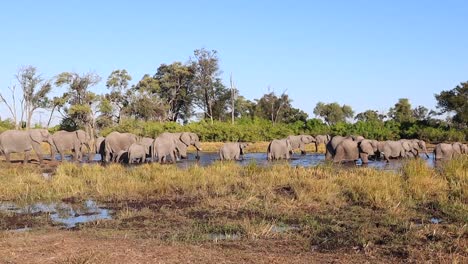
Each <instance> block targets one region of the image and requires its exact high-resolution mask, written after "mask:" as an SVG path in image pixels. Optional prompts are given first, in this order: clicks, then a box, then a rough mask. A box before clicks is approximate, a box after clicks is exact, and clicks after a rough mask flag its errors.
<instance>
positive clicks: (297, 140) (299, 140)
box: [286, 135, 316, 155]
mask: <svg viewBox="0 0 468 264" xmlns="http://www.w3.org/2000/svg"><path fill="white" fill-rule="evenodd" d="M286 139H287V140H289V142H290V143H291V149H292V151H294V150H296V149H300V150H301V154H302V155H305V154H306V151H305V145H306V144H311V143H314V142H315V141H316V140H315V137H313V136H310V135H298V136H288V137H287V138H286Z"/></svg>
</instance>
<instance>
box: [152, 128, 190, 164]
mask: <svg viewBox="0 0 468 264" xmlns="http://www.w3.org/2000/svg"><path fill="white" fill-rule="evenodd" d="M179 143H180V142H179V139H178V137H177V136H174V134H173V133H168V132H165V133H162V134H161V135H159V136H158V137H157V138H156V139H155V140H154V148H155V153H156V156H158V162H159V163H163V162H167V156H170V157H171V162H172V163H176V161H177V158H176V157H177V151H180V150H179V149H178V146H180V144H179ZM182 145H183V146H185V144H183V143H182Z"/></svg>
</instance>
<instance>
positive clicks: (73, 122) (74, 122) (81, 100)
mask: <svg viewBox="0 0 468 264" xmlns="http://www.w3.org/2000/svg"><path fill="white" fill-rule="evenodd" d="M100 81H101V77H99V75H97V74H96V73H92V72H90V73H85V74H82V75H80V74H78V73H75V72H63V73H60V74H59V75H57V77H56V79H55V85H56V86H59V87H61V86H66V87H67V88H68V89H67V92H66V93H65V94H64V98H66V100H67V106H65V107H64V110H65V112H66V113H67V117H66V118H65V119H64V120H62V124H63V125H64V126H65V127H68V128H69V129H77V128H85V130H86V132H87V133H88V134H89V135H90V136H91V138H94V125H95V123H94V121H95V111H94V109H93V108H94V107H96V106H97V104H98V103H99V97H98V96H97V95H96V94H95V93H93V92H91V91H90V90H89V89H90V88H91V87H93V86H94V85H96V84H98V83H99V82H100Z"/></svg>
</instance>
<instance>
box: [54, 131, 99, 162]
mask: <svg viewBox="0 0 468 264" xmlns="http://www.w3.org/2000/svg"><path fill="white" fill-rule="evenodd" d="M51 139H52V143H53V144H52V145H51V148H50V150H51V157H52V160H55V153H56V152H58V153H59V154H60V158H61V159H60V160H61V161H64V160H65V159H64V155H65V152H66V151H73V153H74V154H73V160H74V161H76V160H78V161H81V160H82V158H83V153H82V149H83V147H87V148H88V157H90V152H91V147H90V145H89V142H90V137H89V135H87V134H86V132H85V131H83V130H77V131H73V132H69V131H65V130H60V131H57V132H55V133H54V134H53V135H52V136H51Z"/></svg>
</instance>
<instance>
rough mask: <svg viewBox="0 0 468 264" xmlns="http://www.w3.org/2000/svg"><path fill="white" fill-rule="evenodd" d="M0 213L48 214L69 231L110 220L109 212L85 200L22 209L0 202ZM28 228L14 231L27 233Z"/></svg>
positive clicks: (44, 204) (30, 206)
mask: <svg viewBox="0 0 468 264" xmlns="http://www.w3.org/2000/svg"><path fill="white" fill-rule="evenodd" d="M0 212H7V213H15V214H24V215H28V214H38V213H45V214H48V215H49V217H50V220H51V221H52V222H54V223H57V224H60V225H63V226H64V227H65V228H67V229H70V228H74V227H76V226H77V225H78V224H82V223H88V222H93V221H97V220H105V219H112V216H111V213H112V212H111V210H109V209H105V208H104V207H103V206H102V207H101V206H99V205H98V204H97V203H96V202H94V201H93V200H87V201H85V202H83V203H78V204H70V203H64V202H60V203H37V204H33V205H27V206H24V207H21V206H18V205H16V204H15V203H11V202H0ZM28 230H29V228H28V227H24V228H21V229H15V231H16V232H24V231H28Z"/></svg>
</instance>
